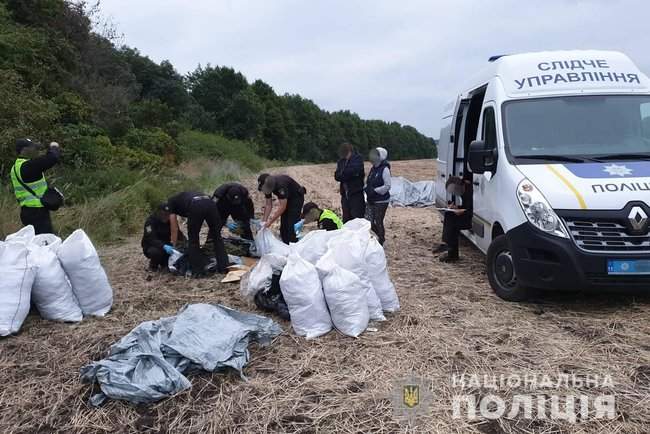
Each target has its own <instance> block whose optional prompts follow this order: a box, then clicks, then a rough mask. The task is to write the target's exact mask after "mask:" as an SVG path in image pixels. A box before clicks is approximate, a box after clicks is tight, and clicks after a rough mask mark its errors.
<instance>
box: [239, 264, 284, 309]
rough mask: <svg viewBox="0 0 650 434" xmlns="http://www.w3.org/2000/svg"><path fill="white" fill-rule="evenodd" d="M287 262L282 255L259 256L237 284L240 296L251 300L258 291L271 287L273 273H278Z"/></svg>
mask: <svg viewBox="0 0 650 434" xmlns="http://www.w3.org/2000/svg"><path fill="white" fill-rule="evenodd" d="M286 264H287V258H286V257H284V256H279V255H274V254H267V255H264V256H262V257H261V258H260V260H259V261H258V262H257V264H255V266H254V267H253V269H252V270H251V271H250V272H248V273H246V274H245V275H244V276H243V277H242V279H241V283H240V285H239V292H240V294H241V296H242V297H243V298H244V299H246V300H248V301H253V299H254V298H255V295H256V294H257V293H258V292H260V291H267V290H268V289H269V288H270V287H271V281H272V279H273V274H274V273H275V274H280V273H281V272H282V269H283V268H284V266H285V265H286Z"/></svg>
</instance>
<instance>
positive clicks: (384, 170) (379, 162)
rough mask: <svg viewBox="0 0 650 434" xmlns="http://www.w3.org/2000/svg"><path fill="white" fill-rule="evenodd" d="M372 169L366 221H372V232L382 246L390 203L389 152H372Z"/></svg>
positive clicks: (368, 181) (369, 175) (368, 182)
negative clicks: (385, 220) (385, 219)
mask: <svg viewBox="0 0 650 434" xmlns="http://www.w3.org/2000/svg"><path fill="white" fill-rule="evenodd" d="M370 162H371V163H372V168H371V169H370V173H368V180H367V181H366V197H367V198H368V204H367V206H366V219H367V220H368V221H370V224H371V227H372V231H373V232H374V233H375V234H377V240H378V241H379V244H381V245H382V246H383V245H384V242H385V241H386V230H385V229H384V218H385V217H386V211H387V210H388V203H389V202H390V186H391V175H390V163H389V162H388V151H387V150H386V149H384V148H375V149H373V150H371V151H370Z"/></svg>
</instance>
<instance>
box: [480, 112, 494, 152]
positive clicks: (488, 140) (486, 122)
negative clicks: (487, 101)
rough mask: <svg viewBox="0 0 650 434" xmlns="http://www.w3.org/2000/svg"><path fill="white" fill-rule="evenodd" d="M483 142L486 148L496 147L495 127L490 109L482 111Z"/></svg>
mask: <svg viewBox="0 0 650 434" xmlns="http://www.w3.org/2000/svg"><path fill="white" fill-rule="evenodd" d="M483 140H484V141H485V144H486V145H487V146H490V147H494V148H496V147H497V125H496V121H495V119H494V108H492V107H487V108H486V109H485V110H483Z"/></svg>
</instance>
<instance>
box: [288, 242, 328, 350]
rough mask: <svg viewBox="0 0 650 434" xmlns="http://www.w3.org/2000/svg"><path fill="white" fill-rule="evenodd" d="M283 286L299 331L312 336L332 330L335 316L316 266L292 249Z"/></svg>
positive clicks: (310, 337) (296, 328)
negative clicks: (331, 315) (329, 305)
mask: <svg viewBox="0 0 650 434" xmlns="http://www.w3.org/2000/svg"><path fill="white" fill-rule="evenodd" d="M280 289H281V290H282V295H283V296H284V301H285V302H286V303H287V306H288V307H289V313H290V314H291V325H292V326H293V330H294V331H295V332H296V334H297V335H299V336H306V337H307V339H312V338H317V337H318V336H322V335H324V334H326V333H328V332H329V331H330V330H332V319H331V318H330V313H329V310H328V309H327V303H326V302H325V295H324V294H323V287H322V285H321V282H320V277H319V276H318V271H317V270H316V267H314V266H313V265H312V264H310V263H309V262H307V261H306V260H304V259H303V258H301V257H300V256H298V255H297V254H295V253H292V254H291V255H289V258H288V259H287V266H286V267H284V270H283V271H282V276H281V277H280Z"/></svg>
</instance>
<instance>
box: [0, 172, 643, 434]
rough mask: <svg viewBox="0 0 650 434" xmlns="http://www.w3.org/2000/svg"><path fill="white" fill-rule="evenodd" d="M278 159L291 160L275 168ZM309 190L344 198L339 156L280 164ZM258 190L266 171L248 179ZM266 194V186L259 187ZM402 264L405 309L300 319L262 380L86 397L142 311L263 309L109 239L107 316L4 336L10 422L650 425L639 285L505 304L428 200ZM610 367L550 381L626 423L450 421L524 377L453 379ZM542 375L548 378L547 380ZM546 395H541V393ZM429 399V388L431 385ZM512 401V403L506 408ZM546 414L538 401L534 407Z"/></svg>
mask: <svg viewBox="0 0 650 434" xmlns="http://www.w3.org/2000/svg"><path fill="white" fill-rule="evenodd" d="M393 168H394V174H396V175H403V176H406V177H408V178H410V179H413V180H417V179H431V178H432V176H433V172H434V168H433V162H432V161H428V160H427V161H412V162H397V163H395V164H394V165H393ZM277 171H280V170H277ZM282 171H284V172H286V173H288V174H290V175H292V176H294V177H295V178H296V179H299V180H300V181H301V182H302V183H303V184H304V185H305V186H306V187H307V189H308V199H311V200H315V201H317V202H319V203H321V204H323V205H325V206H330V207H333V208H334V209H337V208H338V195H337V191H336V185H335V183H334V181H333V179H331V175H332V171H333V166H332V165H320V166H299V167H291V168H286V169H282ZM249 186H250V187H251V188H252V187H253V186H254V181H253V180H250V181H249ZM256 202H257V204H258V205H260V204H261V198H260V197H259V196H258V195H256ZM387 231H388V234H389V235H388V244H387V253H388V255H389V262H390V272H391V275H392V277H393V279H394V281H395V283H396V286H397V290H398V293H399V296H400V300H401V303H402V310H401V312H399V313H398V314H396V315H394V316H392V317H390V318H389V319H388V321H386V322H384V323H380V324H376V325H375V327H376V328H377V329H378V330H377V331H374V332H366V333H364V334H363V335H362V336H361V337H360V338H359V339H351V338H347V337H344V336H342V335H340V334H338V333H336V332H332V333H330V334H329V335H327V336H325V337H322V338H320V339H317V340H315V341H310V342H308V341H305V340H304V339H302V338H298V337H296V336H295V335H293V334H292V333H291V329H290V325H289V324H288V323H285V322H283V321H281V320H279V321H280V323H281V324H282V326H283V327H284V329H285V333H284V334H283V335H281V336H280V337H279V338H278V339H277V340H276V341H275V342H274V343H273V344H272V345H271V346H269V347H266V348H259V347H256V346H253V347H252V348H251V350H252V351H251V352H252V360H251V363H250V364H249V366H248V367H247V368H246V371H245V373H246V375H247V377H248V379H249V381H248V382H244V381H241V380H240V379H239V378H237V377H236V376H234V375H223V374H208V373H205V374H202V375H197V376H193V377H191V381H192V384H193V387H192V389H191V390H189V391H187V392H185V393H181V394H180V395H178V396H176V397H173V398H171V399H168V400H165V401H162V402H160V403H157V404H155V405H151V406H148V407H146V406H132V405H129V404H126V403H122V402H109V403H108V404H106V405H104V406H103V407H101V408H98V409H96V408H91V407H89V406H88V405H87V400H88V397H89V396H90V394H91V388H90V387H88V386H86V385H81V384H80V383H79V368H80V367H81V366H82V365H84V364H86V363H88V362H89V361H91V360H97V359H100V358H102V357H104V356H105V355H106V351H107V349H108V347H109V345H110V344H111V343H113V342H114V341H116V340H117V339H119V338H120V337H121V336H123V335H124V334H126V333H128V332H129V331H130V330H131V329H132V328H133V327H135V326H136V325H137V324H139V323H140V322H141V321H144V320H150V319H156V318H159V317H161V316H166V315H173V314H174V313H175V312H176V311H177V310H178V309H179V308H181V307H182V306H183V305H184V304H185V303H196V302H212V303H223V304H225V305H228V306H231V307H233V308H237V309H242V310H251V311H255V308H254V307H251V306H248V305H246V304H245V302H243V301H242V300H240V298H239V296H238V288H237V286H236V285H233V284H225V285H224V284H219V283H218V282H217V281H216V280H213V279H209V280H198V281H193V280H184V279H180V278H173V277H171V276H168V275H152V274H150V273H148V272H146V271H145V266H146V262H145V260H144V258H142V257H141V255H140V251H139V246H138V240H136V239H133V240H132V241H131V242H129V243H126V244H124V245H121V246H113V247H107V248H104V249H102V251H101V254H102V257H103V262H104V264H105V266H106V268H107V271H108V274H109V276H110V279H111V281H112V284H113V286H114V289H115V305H114V308H113V311H112V312H111V314H109V315H108V316H107V317H106V318H104V319H89V320H85V321H84V322H82V323H80V324H78V325H68V324H56V323H52V322H46V321H43V320H41V319H40V318H39V317H38V316H37V315H30V317H29V318H28V319H27V321H26V323H25V325H24V327H23V330H22V331H21V332H20V334H19V335H18V336H15V337H11V338H8V339H3V340H0V432H3V433H13V432H54V431H57V432H79V433H85V432H112V433H121V432H133V431H151V432H235V431H237V432H361V431H363V432H398V431H405V430H412V431H419V432H442V433H446V432H489V433H497V432H508V433H509V432H622V433H632V432H638V433H641V432H649V431H650V321H649V318H650V315H649V314H650V304H649V303H648V299H647V298H633V297H628V296H612V295H604V296H590V297H586V296H582V295H574V294H572V295H564V296H557V295H555V296H547V297H544V298H542V299H539V300H536V301H534V302H530V303H522V304H512V303H506V302H503V301H501V300H499V299H498V298H497V297H495V296H494V295H493V294H492V292H491V290H490V288H489V286H488V283H487V280H486V275H485V267H484V265H483V257H482V255H481V254H480V252H478V251H477V250H476V249H474V248H472V247H470V246H469V244H467V243H464V244H463V245H462V255H463V259H462V261H461V262H460V263H459V264H457V265H443V264H440V263H439V262H438V261H437V260H436V258H435V257H434V256H433V255H432V253H431V252H430V247H431V245H432V244H433V243H434V242H437V240H438V239H439V237H440V231H441V224H440V221H439V218H438V217H437V216H436V215H435V214H434V212H433V211H432V210H430V209H389V212H388V216H387ZM411 373H414V374H415V375H417V376H419V377H421V378H423V379H425V380H426V381H427V384H428V386H429V387H430V388H431V391H432V397H431V398H432V399H431V401H432V405H431V411H430V414H429V415H428V416H426V417H422V418H420V420H419V425H418V426H417V428H413V429H411V428H408V427H407V426H406V425H405V424H403V423H399V422H398V421H397V420H396V419H395V418H394V417H393V412H392V404H391V399H390V397H391V396H392V394H394V393H399V391H398V390H395V387H394V386H393V384H394V382H395V381H396V380H398V379H400V378H403V377H405V376H408V375H409V374H411ZM462 373H466V374H469V375H473V374H476V375H480V376H483V375H488V376H492V375H497V376H499V375H501V374H503V375H521V376H523V375H525V374H539V375H540V376H542V375H545V374H546V375H549V376H550V377H552V378H554V379H556V378H557V376H558V374H564V373H568V374H577V375H583V376H584V375H600V376H604V375H611V377H612V382H613V387H610V388H607V389H594V388H585V387H583V388H576V387H569V388H567V387H564V388H560V390H558V391H544V392H546V393H549V394H552V393H559V394H562V395H566V394H577V395H581V394H586V395H589V396H590V397H592V398H593V397H595V396H597V395H598V394H602V393H607V394H615V395H616V419H615V420H613V421H609V420H593V419H591V420H586V421H579V422H578V423H576V424H569V423H568V422H566V421H563V420H549V419H541V418H536V419H534V420H529V419H525V418H523V417H522V414H520V415H519V416H517V417H514V418H507V417H503V418H500V419H499V420H496V421H489V420H485V419H482V420H476V421H471V420H468V419H467V418H460V419H455V418H453V417H452V411H451V401H452V397H453V396H455V395H457V394H463V393H470V394H473V395H474V396H476V397H477V398H479V399H480V398H481V397H484V396H486V395H488V394H490V393H495V394H496V395H498V396H500V397H502V398H504V399H505V400H506V401H507V402H508V403H510V401H509V400H511V399H512V396H513V395H516V394H525V393H531V391H530V390H527V389H525V388H523V387H520V388H517V389H501V390H498V391H496V392H494V391H493V390H492V389H490V388H486V387H473V388H472V389H471V390H461V389H459V388H454V387H453V385H452V382H451V376H452V375H454V374H462ZM540 378H541V377H540ZM537 392H539V391H533V393H537ZM423 396H424V395H423ZM508 405H509V404H508ZM534 414H536V413H534Z"/></svg>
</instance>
